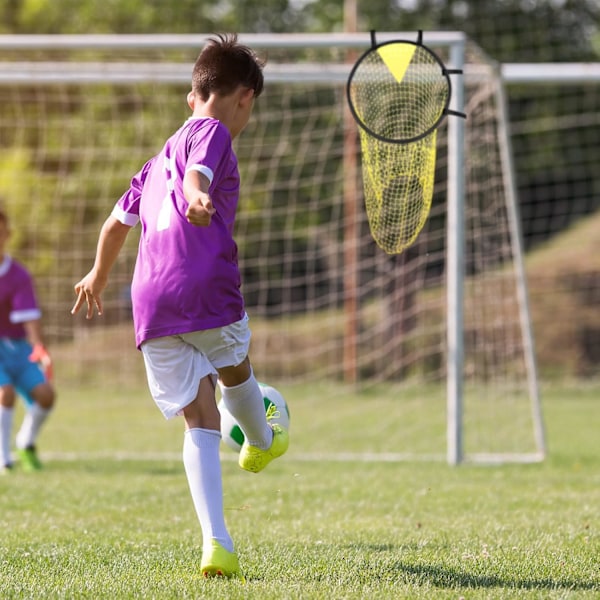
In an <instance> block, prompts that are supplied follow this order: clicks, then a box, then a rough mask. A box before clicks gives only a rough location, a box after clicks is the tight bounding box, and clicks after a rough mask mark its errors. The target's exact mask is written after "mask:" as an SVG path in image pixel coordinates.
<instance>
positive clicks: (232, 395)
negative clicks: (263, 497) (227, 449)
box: [219, 359, 289, 473]
mask: <svg viewBox="0 0 600 600" xmlns="http://www.w3.org/2000/svg"><path fill="white" fill-rule="evenodd" d="M244 362H245V363H247V364H248V368H249V370H250V375H249V377H248V379H246V380H245V381H244V382H243V383H241V384H238V385H236V386H227V385H224V384H223V382H222V383H221V392H222V394H223V403H224V404H225V406H226V407H227V409H228V410H229V412H230V413H231V414H232V415H233V416H234V418H235V419H236V420H237V422H238V423H239V425H240V427H241V429H242V431H243V432H244V436H245V440H244V444H243V445H242V448H241V450H240V455H239V457H238V464H239V466H240V467H241V468H242V469H244V470H245V471H250V472H251V473H258V472H259V471H262V470H263V469H264V468H265V467H266V466H267V465H268V464H269V463H270V462H271V461H272V460H273V459H274V458H278V457H279V456H281V455H283V454H284V453H285V452H286V451H287V449H288V445H289V435H288V432H287V431H286V430H285V429H284V428H283V427H281V425H279V424H277V423H272V424H271V423H269V422H268V421H267V417H266V414H265V404H264V401H263V395H262V392H261V391H260V388H259V386H258V383H257V381H256V379H255V378H254V375H253V374H252V370H251V369H250V367H249V365H250V363H249V362H248V359H246V360H245V361H244ZM239 366H240V367H241V366H242V365H239ZM225 372H227V375H228V376H231V367H230V368H228V369H220V370H219V375H220V376H221V378H222V380H223V379H225V377H224V375H225ZM225 381H230V379H225ZM251 427H254V429H251ZM259 430H260V432H259Z"/></svg>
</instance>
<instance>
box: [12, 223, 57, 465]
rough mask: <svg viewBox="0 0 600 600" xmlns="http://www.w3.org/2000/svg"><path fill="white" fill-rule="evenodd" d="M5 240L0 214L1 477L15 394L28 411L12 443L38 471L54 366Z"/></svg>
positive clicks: (30, 292)
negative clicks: (39, 439)
mask: <svg viewBox="0 0 600 600" xmlns="http://www.w3.org/2000/svg"><path fill="white" fill-rule="evenodd" d="M9 236H10V227H9V221H8V216H7V215H6V214H5V213H4V212H1V211H0V474H9V473H10V472H11V470H12V468H13V461H12V456H11V434H12V426H13V418H14V406H15V398H16V395H17V393H20V394H21V395H22V396H23V398H24V399H25V404H26V406H27V412H26V413H25V418H24V419H23V423H22V425H21V428H20V429H19V431H18V433H17V436H16V440H15V443H16V449H17V455H18V457H19V458H20V461H21V465H22V467H23V469H24V470H25V471H37V470H39V469H41V467H42V465H41V463H40V461H39V458H38V456H37V453H36V441H37V437H38V434H39V432H40V429H41V427H42V425H43V424H44V422H45V421H46V419H47V418H48V415H49V414H50V411H51V410H52V408H53V406H54V401H55V394H54V389H53V387H52V385H51V383H50V379H51V377H52V361H51V359H50V355H49V354H48V351H47V350H46V348H45V346H44V341H43V338H42V325H41V321H40V319H41V315H42V313H41V311H40V308H39V306H38V303H37V299H36V296H35V291H34V285H33V279H32V277H31V275H30V274H29V272H28V271H27V269H26V268H25V267H24V266H23V265H22V264H20V263H19V262H17V261H16V260H14V259H13V258H12V257H11V256H9V255H8V254H7V253H6V250H5V248H6V244H7V242H8V238H9Z"/></svg>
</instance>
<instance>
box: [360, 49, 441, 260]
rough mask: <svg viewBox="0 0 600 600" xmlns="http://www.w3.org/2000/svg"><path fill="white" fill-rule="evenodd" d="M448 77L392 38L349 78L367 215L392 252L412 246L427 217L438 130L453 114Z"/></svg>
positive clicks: (425, 55)
mask: <svg viewBox="0 0 600 600" xmlns="http://www.w3.org/2000/svg"><path fill="white" fill-rule="evenodd" d="M448 73H449V71H447V70H446V68H445V67H444V65H443V63H442V62H441V60H440V59H439V58H438V56H437V55H436V54H434V53H433V52H432V51H431V50H430V49H429V48H427V47H426V46H424V45H423V44H421V43H420V41H419V42H417V43H414V42H408V41H394V42H388V43H385V44H381V45H379V46H376V45H374V46H373V47H372V48H371V49H370V50H368V51H367V52H366V53H365V54H363V55H362V57H360V58H359V60H358V61H357V63H356V64H355V65H354V67H353V69H352V72H351V74H350V77H349V80H348V102H349V105H350V109H351V112H352V114H353V116H354V118H355V120H356V121H357V123H358V124H359V125H360V128H359V131H360V140H361V150H362V173H363V184H364V193H365V207H366V211H367V216H368V219H369V224H370V227H371V233H372V235H373V238H374V239H375V241H376V242H377V244H378V245H379V246H380V247H381V248H382V249H383V250H384V251H385V252H387V253H388V254H399V253H400V252H402V251H403V250H405V249H406V248H408V247H409V246H410V245H411V244H412V243H413V242H414V241H415V239H416V238H417V236H418V235H419V232H420V231H421V229H422V228H423V225H424V224H425V222H426V220H427V217H428V215H429V211H430V208H431V202H432V198H433V185H434V179H435V159H436V138H437V128H438V127H439V125H440V123H441V121H442V120H443V119H444V117H445V116H446V114H448V113H449V112H450V111H448V105H449V102H450V93H451V88H450V79H449V77H448Z"/></svg>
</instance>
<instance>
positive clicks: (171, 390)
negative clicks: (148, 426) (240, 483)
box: [142, 336, 242, 577]
mask: <svg viewBox="0 0 600 600" xmlns="http://www.w3.org/2000/svg"><path fill="white" fill-rule="evenodd" d="M142 353H143V355H144V362H145V365H146V372H147V375H148V383H149V386H150V391H151V393H152V396H153V398H154V400H155V401H156V403H157V405H158V407H159V408H160V410H161V411H162V412H163V414H164V416H165V417H167V418H170V417H173V416H175V415H181V414H183V416H184V418H185V421H186V432H185V435H184V442H183V464H184V467H185V472H186V477H187V480H188V485H189V488H190V493H191V496H192V500H193V503H194V508H195V509H196V514H197V517H198V520H199V522H200V528H201V530H202V538H203V543H202V547H203V552H202V563H201V569H202V572H203V574H205V575H206V576H208V575H223V576H227V577H230V576H238V577H241V576H242V575H241V571H240V568H239V564H238V560H237V556H236V555H235V553H234V552H233V542H232V540H231V537H230V535H229V532H228V531H227V528H226V526H225V519H224V511H223V487H222V481H221V462H220V456H219V446H220V441H221V433H220V431H219V419H220V417H219V411H218V409H217V407H216V402H215V388H214V383H213V377H216V374H215V373H214V371H213V369H212V366H211V365H210V363H209V362H208V360H207V359H206V357H205V356H204V355H203V354H202V353H201V352H199V351H198V350H197V349H196V348H194V347H193V346H191V345H190V344H187V343H185V342H184V341H182V340H181V339H180V338H179V337H178V336H174V337H169V338H158V339H155V340H150V342H146V343H144V345H143V346H142ZM198 381H200V384H199V385H198Z"/></svg>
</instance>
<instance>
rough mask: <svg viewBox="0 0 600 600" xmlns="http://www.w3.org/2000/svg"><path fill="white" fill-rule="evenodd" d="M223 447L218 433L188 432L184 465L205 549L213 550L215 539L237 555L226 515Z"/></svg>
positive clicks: (206, 431) (199, 430)
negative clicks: (211, 545) (220, 453)
mask: <svg viewBox="0 0 600 600" xmlns="http://www.w3.org/2000/svg"><path fill="white" fill-rule="evenodd" d="M220 443H221V434H220V433H219V432H218V431H214V430H212V429H199V428H193V429H188V430H187V431H186V432H185V436H184V438H183V465H184V467H185V474H186V476H187V480H188V484H189V486H190V492H191V494H192V500H193V501H194V508H195V509H196V514H197V515H198V520H199V521H200V528H201V529H202V540H203V545H204V549H208V548H210V541H211V539H215V540H217V541H218V542H219V544H221V546H223V548H225V550H228V551H229V552H233V540H232V539H231V536H230V535H229V532H228V531H227V527H226V525H225V517H224V514H223V483H222V481H221V459H220V456H219V445H220Z"/></svg>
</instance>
